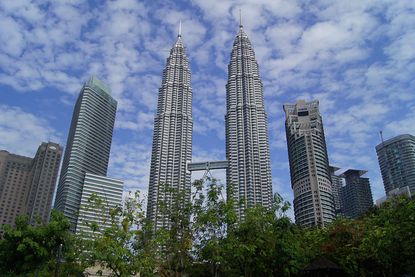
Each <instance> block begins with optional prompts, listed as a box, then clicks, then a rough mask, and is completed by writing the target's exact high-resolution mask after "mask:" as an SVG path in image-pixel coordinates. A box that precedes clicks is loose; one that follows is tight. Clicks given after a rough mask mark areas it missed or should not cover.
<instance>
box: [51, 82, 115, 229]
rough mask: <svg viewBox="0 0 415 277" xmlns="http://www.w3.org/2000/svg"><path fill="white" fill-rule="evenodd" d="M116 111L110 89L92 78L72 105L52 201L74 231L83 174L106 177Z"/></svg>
mask: <svg viewBox="0 0 415 277" xmlns="http://www.w3.org/2000/svg"><path fill="white" fill-rule="evenodd" d="M116 110H117V101H115V100H114V99H113V98H112V97H111V95H110V89H109V88H108V87H107V86H105V85H104V84H103V83H102V82H101V81H100V80H98V79H97V78H95V77H91V78H90V79H89V80H88V81H87V82H86V83H85V84H84V86H83V87H82V89H81V92H80V94H79V96H78V99H77V101H76V104H75V108H74V112H73V116H72V121H71V126H70V130H69V135H68V140H67V143H66V150H65V156H64V159H63V164H62V171H61V175H60V180H59V186H58V190H57V194H56V200H55V208H56V209H58V210H60V211H62V212H63V213H64V214H65V216H67V217H68V218H69V220H70V223H71V229H72V230H73V231H75V229H76V225H77V221H78V211H79V207H80V203H81V196H82V190H83V184H84V178H85V174H86V173H91V174H96V175H101V176H106V174H107V168H108V160H109V155H110V149H111V141H112V132H113V129H114V121H115V113H116Z"/></svg>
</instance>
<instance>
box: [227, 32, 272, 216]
mask: <svg viewBox="0 0 415 277" xmlns="http://www.w3.org/2000/svg"><path fill="white" fill-rule="evenodd" d="M225 126H226V127H225V130H226V159H227V160H228V168H227V171H226V183H227V186H228V195H227V196H228V198H229V199H232V200H233V201H234V203H235V209H236V211H237V215H238V217H239V219H243V218H244V214H245V209H246V208H249V207H253V206H255V205H262V206H264V207H267V208H270V207H271V201H272V178H271V165H270V151H269V138H268V120H267V114H266V112H265V108H264V93H263V85H262V81H261V78H260V75H259V66H258V62H257V61H256V59H255V53H254V50H253V48H252V44H251V42H250V40H249V39H248V36H247V35H246V33H245V31H244V29H243V26H242V25H240V28H239V32H238V34H237V35H236V37H235V40H234V42H233V47H232V52H231V57H230V62H229V65H228V82H227V84H226V115H225Z"/></svg>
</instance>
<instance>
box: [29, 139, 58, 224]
mask: <svg viewBox="0 0 415 277" xmlns="http://www.w3.org/2000/svg"><path fill="white" fill-rule="evenodd" d="M61 157H62V147H61V146H60V145H59V144H57V143H53V142H43V143H42V144H41V145H40V146H39V149H38V150H37V152H36V156H35V158H34V159H33V163H32V169H31V180H30V184H29V193H28V196H27V199H26V207H27V213H28V215H29V217H30V221H31V223H32V224H34V223H35V222H36V221H37V220H38V219H41V221H42V222H48V221H49V216H50V210H51V207H52V199H53V194H54V193H55V187H56V179H57V177H58V171H59V165H60V162H61Z"/></svg>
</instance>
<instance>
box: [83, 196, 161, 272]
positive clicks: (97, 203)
mask: <svg viewBox="0 0 415 277" xmlns="http://www.w3.org/2000/svg"><path fill="white" fill-rule="evenodd" d="M89 205H90V207H89V208H90V209H91V210H99V209H102V213H104V216H106V218H108V220H109V221H110V223H111V226H110V227H109V228H106V229H105V230H102V231H100V229H99V228H96V227H95V225H94V224H90V225H89V227H90V228H91V231H93V232H94V233H93V236H92V237H91V236H90V235H88V234H81V237H82V236H83V239H81V240H80V243H81V244H82V245H83V246H84V251H83V252H82V253H81V255H80V257H81V260H83V261H84V262H86V263H88V264H90V265H97V264H98V265H100V266H101V267H102V268H107V269H109V270H111V272H112V275H113V276H132V275H135V274H138V273H141V276H151V275H152V272H153V270H154V261H153V257H152V255H151V253H152V251H151V244H150V243H147V242H146V238H145V234H146V232H147V231H146V230H147V229H149V225H148V223H147V221H146V219H145V213H144V211H143V200H142V199H141V198H140V195H139V192H138V191H137V192H136V193H135V194H134V195H131V194H130V196H129V197H128V198H127V199H126V201H125V203H124V207H123V208H122V207H116V208H113V209H109V208H108V207H106V205H105V203H104V202H103V201H102V199H100V198H99V197H97V196H92V197H91V198H90V199H89ZM105 213H107V214H105Z"/></svg>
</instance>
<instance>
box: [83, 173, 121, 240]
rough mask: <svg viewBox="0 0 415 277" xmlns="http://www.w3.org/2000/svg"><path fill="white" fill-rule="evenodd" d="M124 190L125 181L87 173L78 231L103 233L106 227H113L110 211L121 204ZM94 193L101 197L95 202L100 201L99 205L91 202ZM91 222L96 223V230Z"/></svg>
mask: <svg viewBox="0 0 415 277" xmlns="http://www.w3.org/2000/svg"><path fill="white" fill-rule="evenodd" d="M122 192H123V181H120V180H116V179H113V178H108V177H105V176H100V175H95V174H90V173H86V174H85V178H84V185H83V189H82V196H81V205H80V208H79V215H78V224H77V225H76V233H81V232H84V233H85V234H92V233H94V232H96V233H102V232H103V231H104V230H105V229H106V228H109V227H111V218H110V216H109V211H110V210H111V209H114V208H116V207H119V206H120V204H121V200H122ZM93 195H95V196H97V197H99V201H97V202H95V204H97V203H98V202H99V205H97V206H95V205H94V204H91V202H90V199H91V197H92V196H93ZM115 221H117V218H115ZM91 224H95V227H96V230H94V229H93V228H91V227H90V225H91Z"/></svg>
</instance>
